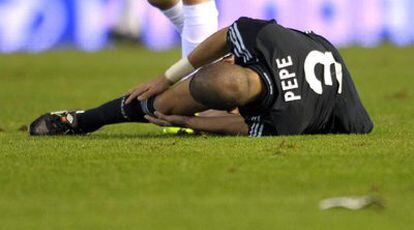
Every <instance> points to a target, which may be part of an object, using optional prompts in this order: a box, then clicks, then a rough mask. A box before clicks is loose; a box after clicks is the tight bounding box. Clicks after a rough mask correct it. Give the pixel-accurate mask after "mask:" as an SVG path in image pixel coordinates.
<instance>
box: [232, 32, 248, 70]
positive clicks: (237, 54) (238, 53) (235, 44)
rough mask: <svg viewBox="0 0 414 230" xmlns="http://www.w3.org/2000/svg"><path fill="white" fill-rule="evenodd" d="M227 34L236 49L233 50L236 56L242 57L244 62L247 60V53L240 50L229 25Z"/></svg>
mask: <svg viewBox="0 0 414 230" xmlns="http://www.w3.org/2000/svg"><path fill="white" fill-rule="evenodd" d="M229 35H230V39H231V41H232V42H233V44H234V46H235V47H236V49H234V52H235V54H236V56H237V57H238V58H243V61H244V63H246V62H247V60H248V56H247V54H246V53H245V52H243V50H242V48H241V46H240V43H239V41H238V40H237V38H236V34H235V33H234V31H233V29H232V27H230V30H229Z"/></svg>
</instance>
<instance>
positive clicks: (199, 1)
mask: <svg viewBox="0 0 414 230" xmlns="http://www.w3.org/2000/svg"><path fill="white" fill-rule="evenodd" d="M183 2H184V6H183V15H184V25H183V30H182V33H181V48H182V54H183V56H187V55H188V54H189V53H190V52H191V51H193V50H194V48H195V47H197V46H198V45H199V44H200V43H201V42H202V41H204V40H205V39H206V38H207V37H209V36H210V35H212V34H213V33H214V32H216V31H217V29H218V11H217V6H216V3H215V1H214V0H183Z"/></svg>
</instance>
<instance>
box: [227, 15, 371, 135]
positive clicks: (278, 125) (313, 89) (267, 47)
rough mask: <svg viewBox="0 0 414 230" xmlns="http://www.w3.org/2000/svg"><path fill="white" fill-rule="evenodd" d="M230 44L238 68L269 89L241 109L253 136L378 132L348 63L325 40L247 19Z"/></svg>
mask: <svg viewBox="0 0 414 230" xmlns="http://www.w3.org/2000/svg"><path fill="white" fill-rule="evenodd" d="M227 42H228V46H229V47H230V50H231V52H232V53H233V54H234V56H235V62H236V64H238V65H241V66H244V67H248V68H251V69H253V70H254V71H256V72H257V73H258V74H259V76H260V77H261V79H262V82H263V85H264V91H263V94H262V96H261V97H260V98H259V99H258V100H256V101H255V102H253V103H251V104H249V105H246V106H244V107H241V108H239V110H240V113H241V115H242V116H243V117H244V118H245V121H246V123H247V124H248V125H249V134H250V136H265V135H295V134H317V133H368V132H370V131H371V130H372V128H373V124H372V122H371V119H370V118H369V116H368V114H367V112H366V110H365V109H364V107H363V106H362V104H361V102H360V99H359V96H358V94H357V92H356V89H355V87H354V84H353V82H352V79H351V76H350V74H349V72H348V70H347V68H346V66H345V63H344V61H343V60H342V58H341V56H340V55H339V53H338V51H337V50H336V49H335V47H334V46H333V45H332V44H330V43H329V42H328V41H327V40H326V39H324V38H323V37H321V36H319V35H316V34H314V33H312V32H309V33H303V32H300V31H297V30H293V29H288V28H284V27H283V26H281V25H279V24H277V23H276V21H274V20H271V21H263V20H255V19H250V18H246V17H242V18H240V19H238V20H237V21H236V22H235V23H233V24H232V25H231V26H230V27H229V32H228V34H227Z"/></svg>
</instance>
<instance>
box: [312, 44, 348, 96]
mask: <svg viewBox="0 0 414 230" xmlns="http://www.w3.org/2000/svg"><path fill="white" fill-rule="evenodd" d="M318 64H321V65H323V69H324V73H323V80H324V83H325V85H330V86H332V85H333V84H332V73H331V65H332V64H334V65H335V73H336V74H335V75H336V80H337V81H338V93H339V94H341V93H342V65H341V63H338V62H336V61H335V59H334V57H333V55H332V52H325V53H322V52H320V51H316V50H313V51H311V52H310V53H309V54H308V56H307V57H306V59H305V66H304V67H305V79H306V81H307V82H308V84H309V86H310V88H311V89H312V90H313V91H315V93H317V94H322V93H323V89H322V82H321V81H320V80H319V79H318V78H317V77H316V74H315V67H316V65H318Z"/></svg>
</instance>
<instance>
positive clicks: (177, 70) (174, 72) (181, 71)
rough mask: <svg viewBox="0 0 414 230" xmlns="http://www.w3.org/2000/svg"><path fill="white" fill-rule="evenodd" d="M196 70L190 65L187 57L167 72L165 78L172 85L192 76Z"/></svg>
mask: <svg viewBox="0 0 414 230" xmlns="http://www.w3.org/2000/svg"><path fill="white" fill-rule="evenodd" d="M194 70H195V68H194V66H193V65H192V64H191V63H190V61H189V60H188V58H187V57H184V58H182V59H180V60H179V61H178V62H176V63H175V64H174V65H172V66H171V67H170V68H168V70H167V71H165V73H164V76H165V78H166V79H167V80H168V81H169V82H171V83H172V84H174V83H176V82H177V81H179V80H181V79H182V78H183V77H185V76H187V75H189V74H191V73H192V72H193V71H194Z"/></svg>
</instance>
